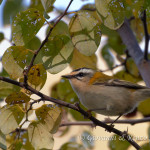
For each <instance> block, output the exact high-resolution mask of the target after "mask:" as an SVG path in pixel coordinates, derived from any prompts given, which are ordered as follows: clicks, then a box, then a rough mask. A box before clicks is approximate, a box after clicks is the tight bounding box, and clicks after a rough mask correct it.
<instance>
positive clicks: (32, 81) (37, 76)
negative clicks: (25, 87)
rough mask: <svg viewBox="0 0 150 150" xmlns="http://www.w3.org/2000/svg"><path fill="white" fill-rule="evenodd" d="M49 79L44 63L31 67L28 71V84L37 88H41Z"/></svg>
mask: <svg viewBox="0 0 150 150" xmlns="http://www.w3.org/2000/svg"><path fill="white" fill-rule="evenodd" d="M46 79H47V72H46V70H45V68H44V66H43V65H42V64H37V65H34V66H32V67H31V69H30V70H29V73H28V84H29V85H30V86H32V87H33V88H34V89H36V90H38V91H39V90H40V89H41V88H42V87H43V86H44V84H45V82H46Z"/></svg>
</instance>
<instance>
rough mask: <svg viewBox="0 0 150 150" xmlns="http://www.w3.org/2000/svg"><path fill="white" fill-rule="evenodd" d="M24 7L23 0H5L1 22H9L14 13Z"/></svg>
mask: <svg viewBox="0 0 150 150" xmlns="http://www.w3.org/2000/svg"><path fill="white" fill-rule="evenodd" d="M24 9H25V5H23V0H7V1H5V4H4V9H3V13H2V14H3V23H4V24H5V25H6V24H11V23H12V20H13V18H14V17H15V16H16V14H17V13H18V12H20V11H22V10H24Z"/></svg>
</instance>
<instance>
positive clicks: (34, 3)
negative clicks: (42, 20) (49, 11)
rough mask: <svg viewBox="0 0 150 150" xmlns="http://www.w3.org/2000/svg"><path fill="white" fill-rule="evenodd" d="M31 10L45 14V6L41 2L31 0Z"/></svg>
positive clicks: (39, 0)
mask: <svg viewBox="0 0 150 150" xmlns="http://www.w3.org/2000/svg"><path fill="white" fill-rule="evenodd" d="M29 8H36V9H38V10H39V11H40V12H44V8H43V5H42V3H41V0H30V6H29Z"/></svg>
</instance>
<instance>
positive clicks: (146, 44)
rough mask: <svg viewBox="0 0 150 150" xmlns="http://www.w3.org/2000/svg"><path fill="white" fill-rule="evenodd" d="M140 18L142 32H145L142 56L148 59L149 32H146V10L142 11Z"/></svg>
mask: <svg viewBox="0 0 150 150" xmlns="http://www.w3.org/2000/svg"><path fill="white" fill-rule="evenodd" d="M141 20H142V22H143V27H144V33H145V49H144V58H145V60H148V45H149V34H148V29H147V20H146V10H144V11H143V16H142V18H141Z"/></svg>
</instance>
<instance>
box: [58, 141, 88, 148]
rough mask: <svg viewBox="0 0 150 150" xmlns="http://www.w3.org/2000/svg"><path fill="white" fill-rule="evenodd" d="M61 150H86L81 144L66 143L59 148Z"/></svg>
mask: <svg viewBox="0 0 150 150" xmlns="http://www.w3.org/2000/svg"><path fill="white" fill-rule="evenodd" d="M60 149H61V150H86V149H85V148H84V147H83V146H82V145H81V144H78V143H75V142H68V143H65V144H63V145H62V146H61V148H60Z"/></svg>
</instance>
